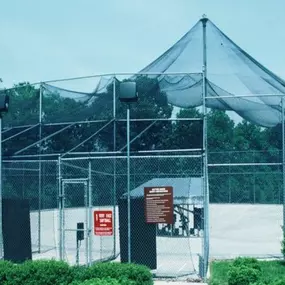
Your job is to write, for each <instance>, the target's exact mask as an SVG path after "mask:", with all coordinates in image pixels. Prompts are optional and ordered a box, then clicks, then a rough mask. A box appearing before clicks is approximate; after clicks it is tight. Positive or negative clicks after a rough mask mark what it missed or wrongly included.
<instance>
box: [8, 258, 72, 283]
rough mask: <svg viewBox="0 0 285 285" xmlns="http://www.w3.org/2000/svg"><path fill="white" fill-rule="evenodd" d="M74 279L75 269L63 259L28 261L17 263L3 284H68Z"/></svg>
mask: <svg viewBox="0 0 285 285" xmlns="http://www.w3.org/2000/svg"><path fill="white" fill-rule="evenodd" d="M72 281H73V271H72V269H71V268H70V267H69V265H68V264H67V263H64V262H61V261H54V260H49V261H44V260H41V261H27V262H24V263H23V264H21V265H15V266H14V267H13V268H12V269H11V270H10V271H8V273H7V276H6V281H5V282H4V283H3V285H41V284H43V285H67V284H69V283H71V282H72Z"/></svg>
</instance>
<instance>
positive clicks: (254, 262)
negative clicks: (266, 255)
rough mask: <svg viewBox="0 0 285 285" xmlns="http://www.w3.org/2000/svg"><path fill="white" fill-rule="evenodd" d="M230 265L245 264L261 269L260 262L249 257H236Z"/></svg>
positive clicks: (239, 265) (238, 265)
mask: <svg viewBox="0 0 285 285" xmlns="http://www.w3.org/2000/svg"><path fill="white" fill-rule="evenodd" d="M232 266H235V267H241V266H245V267H249V268H253V269H256V270H258V271H261V267H260V264H259V263H258V260H257V259H255V258H250V257H238V258H236V259H235V260H234V262H233V264H232Z"/></svg>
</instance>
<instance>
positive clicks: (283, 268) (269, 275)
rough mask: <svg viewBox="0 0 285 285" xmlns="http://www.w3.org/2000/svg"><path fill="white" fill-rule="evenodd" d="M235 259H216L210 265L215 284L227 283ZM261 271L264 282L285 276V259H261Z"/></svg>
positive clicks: (212, 281) (211, 280) (211, 279)
mask: <svg viewBox="0 0 285 285" xmlns="http://www.w3.org/2000/svg"><path fill="white" fill-rule="evenodd" d="M232 264H233V261H214V262H212V263H211V265H210V273H211V278H210V282H211V283H213V284H219V285H227V284H228V272H229V270H230V266H231V265H232ZM258 264H259V265H260V268H261V272H260V278H259V280H260V281H261V282H262V283H269V282H272V281H274V280H276V279H280V278H284V277H285V262H284V261H278V260H274V261H259V262H258Z"/></svg>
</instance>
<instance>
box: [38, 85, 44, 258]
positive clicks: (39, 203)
mask: <svg viewBox="0 0 285 285" xmlns="http://www.w3.org/2000/svg"><path fill="white" fill-rule="evenodd" d="M42 103H43V94H42V85H40V98H39V141H40V142H39V181H38V183H39V189H38V196H39V197H38V199H39V201H38V207H39V208H38V252H39V253H40V252H41V208H42V157H41V154H42V143H41V139H42Z"/></svg>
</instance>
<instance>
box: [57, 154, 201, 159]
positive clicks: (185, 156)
mask: <svg viewBox="0 0 285 285" xmlns="http://www.w3.org/2000/svg"><path fill="white" fill-rule="evenodd" d="M202 156H203V155H202V154H192V155H191V154H189V155H185V154H184V155H182V154H181V155H178V154H177V155H135V156H130V158H131V159H137V158H154V159H155V158H201V157H202ZM96 159H127V156H125V155H124V156H96V157H90V156H85V157H64V158H61V159H60V160H61V161H72V160H74V161H76V160H96Z"/></svg>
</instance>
